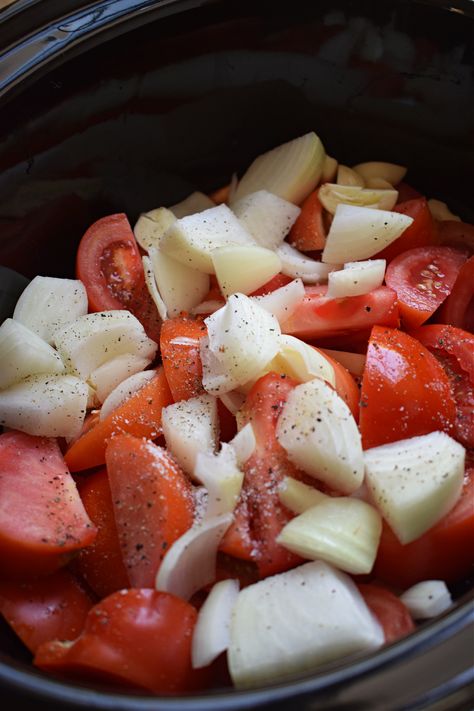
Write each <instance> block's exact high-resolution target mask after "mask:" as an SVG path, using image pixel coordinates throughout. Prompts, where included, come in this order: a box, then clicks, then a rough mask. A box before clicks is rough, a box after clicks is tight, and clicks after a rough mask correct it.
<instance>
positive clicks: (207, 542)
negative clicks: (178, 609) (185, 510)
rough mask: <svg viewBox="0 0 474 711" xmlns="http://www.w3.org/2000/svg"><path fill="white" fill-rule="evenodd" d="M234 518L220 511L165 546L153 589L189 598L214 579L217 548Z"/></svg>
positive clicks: (184, 598)
mask: <svg viewBox="0 0 474 711" xmlns="http://www.w3.org/2000/svg"><path fill="white" fill-rule="evenodd" d="M233 519H234V517H233V516H232V514H224V515H223V516H217V517H216V518H212V519H211V518H210V519H207V520H206V521H203V523H201V524H199V525H198V526H193V528H190V529H189V531H186V533H185V534H183V535H182V536H181V537H180V538H178V539H177V540H176V541H175V542H174V543H173V545H172V546H171V548H169V549H168V552H167V553H166V555H165V557H164V558H163V561H162V563H161V565H160V568H159V570H158V573H157V576H156V589H157V590H162V591H163V592H168V593H171V594H172V595H176V596H177V597H181V598H183V600H189V598H190V597H192V596H193V595H194V593H196V592H198V590H201V589H202V588H203V587H205V586H206V585H209V583H212V582H214V580H215V578H216V555H217V549H218V547H219V544H220V542H221V539H222V537H223V535H224V533H225V532H226V531H227V529H228V528H229V526H230V525H231V523H232V521H233Z"/></svg>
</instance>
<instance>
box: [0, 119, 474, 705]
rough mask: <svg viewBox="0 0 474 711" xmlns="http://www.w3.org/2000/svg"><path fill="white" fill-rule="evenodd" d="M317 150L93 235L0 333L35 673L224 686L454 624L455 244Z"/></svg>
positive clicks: (23, 299)
mask: <svg viewBox="0 0 474 711" xmlns="http://www.w3.org/2000/svg"><path fill="white" fill-rule="evenodd" d="M405 173H406V169H405V168H404V167H402V166H399V165H394V164H391V163H384V162H367V163H361V164H359V165H356V166H353V167H352V168H351V167H348V166H345V165H341V164H338V162H337V161H336V160H335V159H334V158H332V157H330V156H328V155H326V152H325V150H324V147H323V144H322V142H321V140H320V139H319V138H318V136H317V135H316V134H315V133H308V134H307V135H304V136H302V137H300V138H296V139H295V140H292V141H290V142H289V143H286V144H284V145H281V146H278V147H277V148H275V149H273V150H271V151H269V152H267V153H265V154H263V155H260V156H259V157H257V158H256V159H255V161H254V162H253V163H252V165H251V166H250V167H249V168H248V170H247V171H246V173H245V174H244V175H243V176H242V177H241V178H240V179H237V177H236V176H234V177H233V178H232V181H231V183H230V185H229V186H227V187H226V188H223V189H221V190H218V191H217V192H216V193H214V194H213V195H211V196H207V195H204V194H202V193H193V194H192V195H190V196H189V197H188V198H186V199H185V200H184V201H183V202H181V203H179V204H177V205H174V206H172V207H169V208H166V207H158V208H156V209H153V210H151V211H150V212H147V213H145V214H143V215H141V216H140V218H139V220H138V222H137V223H136V225H135V228H134V230H133V231H132V229H131V227H130V225H129V222H128V220H127V217H126V216H125V215H124V214H117V215H110V216H108V217H104V218H102V219H100V220H99V221H98V222H96V223H95V224H93V225H92V226H91V227H90V228H89V229H88V230H87V232H86V233H85V235H84V236H83V238H82V240H81V242H80V245H79V248H78V251H77V279H76V280H73V279H57V278H51V277H47V276H38V277H36V278H35V279H33V281H31V282H30V283H29V285H28V286H27V287H26V289H25V290H24V292H23V293H22V294H21V296H20V298H19V300H18V303H17V305H16V308H15V311H14V314H13V317H12V318H8V319H7V320H6V321H4V323H3V324H2V325H1V326H0V353H1V371H0V424H2V425H3V426H4V433H3V434H1V435H0V611H1V613H2V614H3V616H4V618H5V619H6V621H7V622H8V623H9V624H10V626H11V627H12V629H13V630H14V631H15V632H16V634H17V635H18V636H19V638H20V639H21V640H22V642H23V643H24V644H25V645H26V647H27V648H28V649H29V650H30V651H31V653H32V655H33V657H34V664H35V665H37V666H38V667H39V668H40V669H42V670H45V671H47V672H50V673H52V674H54V675H59V676H62V677H66V678H79V679H82V680H86V681H87V680H89V681H91V682H93V681H97V680H99V681H102V682H104V681H105V682H110V683H112V684H114V685H119V686H121V687H122V688H124V689H141V690H142V691H145V692H151V693H155V694H168V693H173V694H179V693H184V692H196V691H199V690H202V689H206V688H210V687H213V686H226V685H229V684H231V683H232V684H234V685H235V686H236V687H238V688H246V687H251V686H256V685H262V684H267V683H272V682H276V681H281V680H282V679H285V678H287V677H289V676H291V675H295V674H302V673H308V672H314V671H315V670H317V669H318V667H319V666H320V665H323V664H325V663H328V662H331V661H333V660H338V659H341V658H344V657H349V656H350V655H352V654H355V653H361V652H370V651H373V650H376V649H378V648H379V647H381V646H382V645H384V644H387V643H390V642H392V641H394V640H396V639H398V638H400V637H402V636H404V635H406V634H409V633H410V632H411V631H412V630H413V629H414V628H415V623H416V622H418V621H421V620H424V619H428V618H431V617H433V616H435V615H438V614H440V613H442V612H444V611H445V610H447V609H449V607H450V605H451V604H452V600H451V594H450V590H449V587H450V586H451V585H452V584H453V583H456V582H457V581H459V580H462V579H463V578H465V577H466V576H467V575H468V574H469V572H470V570H471V566H472V564H473V554H474V545H473V544H474V468H473V457H472V452H473V449H474V335H473V330H474V257H473V256H471V255H472V252H473V251H474V227H473V226H472V225H469V224H465V223H463V222H461V221H460V218H459V217H457V216H455V215H453V214H452V213H451V212H450V210H449V208H448V207H447V206H446V205H445V204H444V203H442V202H440V201H439V200H434V199H433V200H427V199H426V198H425V197H423V196H422V195H420V194H419V193H418V192H417V191H416V190H414V189H413V188H412V187H410V186H409V185H408V184H407V183H405V182H403V181H404V178H405Z"/></svg>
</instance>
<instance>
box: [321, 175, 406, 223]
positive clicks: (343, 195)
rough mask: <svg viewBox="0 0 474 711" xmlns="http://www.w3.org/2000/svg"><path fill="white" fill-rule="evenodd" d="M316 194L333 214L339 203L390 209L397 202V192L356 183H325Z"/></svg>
mask: <svg viewBox="0 0 474 711" xmlns="http://www.w3.org/2000/svg"><path fill="white" fill-rule="evenodd" d="M318 196H319V200H320V202H321V203H322V204H323V206H324V207H325V208H326V210H328V212H330V213H331V214H332V215H334V214H335V212H336V209H337V208H338V206H339V205H353V206H357V207H370V208H372V209H378V210H391V209H392V207H394V206H395V203H396V202H397V198H398V192H397V191H396V190H374V189H368V188H361V187H359V186H357V185H336V184H335V183H325V184H324V185H322V186H321V187H320V189H319V193H318Z"/></svg>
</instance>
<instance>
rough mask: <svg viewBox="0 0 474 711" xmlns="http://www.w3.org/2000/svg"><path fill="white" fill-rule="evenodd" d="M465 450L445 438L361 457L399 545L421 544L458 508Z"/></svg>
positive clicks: (430, 437)
mask: <svg viewBox="0 0 474 711" xmlns="http://www.w3.org/2000/svg"><path fill="white" fill-rule="evenodd" d="M464 459H465V450H464V447H462V446H461V445H460V444H459V443H458V442H456V441H455V440H454V439H452V438H451V437H449V435H447V434H445V433H444V432H430V434H427V435H423V436H421V437H412V438H411V439H404V440H400V441H399V442H393V443H391V444H384V445H382V446H380V447H373V448H372V449H368V450H367V451H366V452H364V460H365V469H366V482H367V485H368V487H369V490H370V493H371V495H372V497H373V501H374V503H375V504H376V505H377V506H378V508H379V509H380V511H381V512H382V515H383V517H384V518H385V519H386V520H387V522H388V524H389V525H390V527H391V528H392V529H393V531H394V533H395V534H396V536H397V537H398V539H399V540H400V542H401V543H404V544H405V543H410V542H411V541H414V540H416V539H417V538H419V537H420V536H421V535H423V533H425V531H427V530H428V529H430V528H431V527H432V526H434V525H435V523H437V522H438V521H439V520H441V519H442V518H443V516H445V515H446V514H447V513H449V511H451V509H452V508H453V506H454V505H455V504H456V502H457V500H458V499H459V496H460V494H461V489H462V484H463V477H464Z"/></svg>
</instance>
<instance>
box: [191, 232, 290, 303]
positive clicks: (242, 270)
mask: <svg viewBox="0 0 474 711" xmlns="http://www.w3.org/2000/svg"><path fill="white" fill-rule="evenodd" d="M211 257H212V263H213V265H214V272H215V274H216V277H217V281H218V282H219V287H220V290H221V292H222V293H223V294H224V296H227V297H228V296H230V295H231V294H235V293H237V292H240V293H242V294H251V293H252V291H255V290H256V289H258V288H259V287H260V286H263V284H266V282H267V281H270V279H273V277H274V276H276V274H278V273H279V271H280V268H281V262H280V258H279V257H278V255H277V254H276V253H275V252H273V251H272V250H271V249H266V248H265V247H259V246H257V245H244V244H240V245H229V246H227V247H217V248H216V249H213V250H212V252H211ZM204 276H207V275H204Z"/></svg>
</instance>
